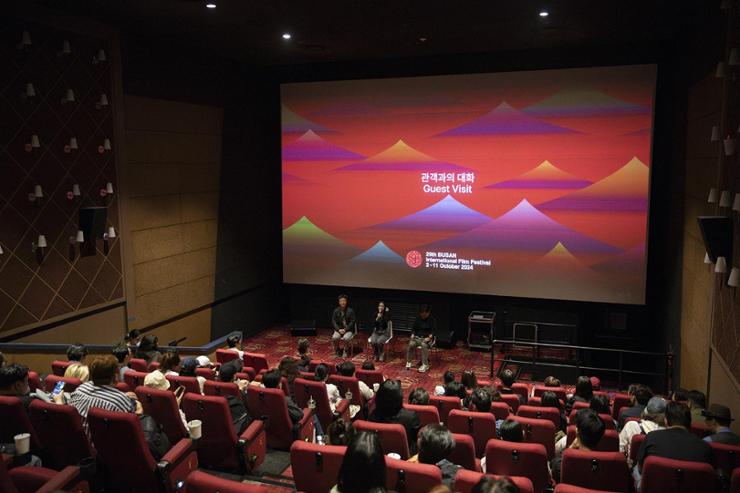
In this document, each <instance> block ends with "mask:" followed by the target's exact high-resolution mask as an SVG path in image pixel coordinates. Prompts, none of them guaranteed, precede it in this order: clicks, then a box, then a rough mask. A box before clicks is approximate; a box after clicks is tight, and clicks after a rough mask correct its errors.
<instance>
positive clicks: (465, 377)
mask: <svg viewBox="0 0 740 493" xmlns="http://www.w3.org/2000/svg"><path fill="white" fill-rule="evenodd" d="M460 383H461V384H463V387H465V389H466V390H474V389H476V388H478V377H476V376H475V372H474V371H473V370H465V371H464V372H463V373H462V375H461V376H460Z"/></svg>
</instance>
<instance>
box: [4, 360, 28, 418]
mask: <svg viewBox="0 0 740 493" xmlns="http://www.w3.org/2000/svg"><path fill="white" fill-rule="evenodd" d="M0 395H4V396H12V397H18V398H19V399H20V400H21V402H22V403H23V407H24V408H25V409H26V411H28V406H29V404H31V401H32V400H34V399H35V398H36V396H35V395H33V394H32V393H31V387H30V386H29V385H28V367H26V366H25V365H21V364H19V363H10V364H7V365H4V366H0Z"/></svg>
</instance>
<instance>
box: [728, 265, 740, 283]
mask: <svg viewBox="0 0 740 493" xmlns="http://www.w3.org/2000/svg"><path fill="white" fill-rule="evenodd" d="M727 285H728V286H730V287H732V288H737V287H740V269H739V268H737V267H733V268H732V270H731V271H730V278H729V279H728V280H727Z"/></svg>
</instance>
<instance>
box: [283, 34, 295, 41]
mask: <svg viewBox="0 0 740 493" xmlns="http://www.w3.org/2000/svg"><path fill="white" fill-rule="evenodd" d="M292 37H293V36H291V35H290V33H283V39H284V40H286V41H287V40H289V39H290V38H292Z"/></svg>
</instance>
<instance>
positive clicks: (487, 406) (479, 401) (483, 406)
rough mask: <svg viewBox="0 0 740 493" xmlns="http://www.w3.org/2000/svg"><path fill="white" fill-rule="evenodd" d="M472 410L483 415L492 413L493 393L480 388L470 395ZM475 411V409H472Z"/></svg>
mask: <svg viewBox="0 0 740 493" xmlns="http://www.w3.org/2000/svg"><path fill="white" fill-rule="evenodd" d="M470 404H471V408H475V409H474V410H475V411H478V412H481V413H490V412H491V392H489V391H488V389H485V388H483V387H478V388H477V389H475V390H474V391H473V393H472V394H471V395H470ZM471 410H473V409H471Z"/></svg>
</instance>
